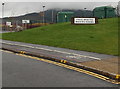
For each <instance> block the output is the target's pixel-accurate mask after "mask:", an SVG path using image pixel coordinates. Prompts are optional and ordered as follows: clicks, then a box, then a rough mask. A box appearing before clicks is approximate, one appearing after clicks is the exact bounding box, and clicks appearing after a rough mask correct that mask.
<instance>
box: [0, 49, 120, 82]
mask: <svg viewBox="0 0 120 89" xmlns="http://www.w3.org/2000/svg"><path fill="white" fill-rule="evenodd" d="M0 51H1V50H0ZM2 51H3V50H2ZM4 52H7V53H13V52H9V51H4ZM16 55H19V56H23V57H27V58H31V59H35V60H39V61H43V62H47V63H52V64H55V65H58V66H61V67H64V68H67V69H71V70H75V71H77V72H81V73H84V74H88V75H91V76H94V77H96V78H99V79H102V80H105V81H107V82H111V83H114V84H120V82H117V81H115V80H111V79H110V78H108V77H105V76H103V75H99V74H96V73H94V72H90V71H86V70H83V69H80V68H76V67H73V66H69V65H66V64H62V63H58V62H55V61H51V60H47V59H42V58H38V57H33V56H28V55H24V54H18V53H16Z"/></svg>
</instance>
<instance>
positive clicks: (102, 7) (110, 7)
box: [94, 6, 114, 10]
mask: <svg viewBox="0 0 120 89" xmlns="http://www.w3.org/2000/svg"><path fill="white" fill-rule="evenodd" d="M104 8H109V9H113V8H114V7H112V6H101V7H96V8H94V10H95V9H96V10H98V9H104Z"/></svg>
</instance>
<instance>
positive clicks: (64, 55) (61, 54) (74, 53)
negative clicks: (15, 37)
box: [0, 40, 120, 79]
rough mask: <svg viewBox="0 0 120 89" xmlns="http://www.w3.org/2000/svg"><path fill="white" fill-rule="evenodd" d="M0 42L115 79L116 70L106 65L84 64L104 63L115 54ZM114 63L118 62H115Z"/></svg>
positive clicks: (19, 50)
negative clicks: (106, 68)
mask: <svg viewBox="0 0 120 89" xmlns="http://www.w3.org/2000/svg"><path fill="white" fill-rule="evenodd" d="M0 43H2V48H3V49H7V50H10V51H14V52H20V53H23V52H24V53H25V54H29V55H33V56H37V57H42V58H47V59H52V60H55V61H56V60H57V61H60V62H62V63H68V64H71V65H73V66H77V67H78V66H79V67H80V68H83V69H86V70H89V71H92V72H96V73H99V74H102V75H104V76H107V77H110V78H112V79H116V72H114V73H111V71H108V70H103V69H105V67H106V66H105V67H104V68H103V67H102V68H99V67H101V65H99V67H97V68H95V67H94V66H89V65H87V66H86V62H87V63H88V64H89V62H92V61H97V62H95V64H96V63H98V61H103V63H104V60H105V61H106V59H111V58H113V59H114V58H116V57H117V56H113V55H106V54H99V53H93V52H85V51H78V50H71V49H65V48H56V47H50V46H44V45H36V44H30V43H23V42H15V41H8V40H0ZM84 63H85V65H84ZM81 64H82V65H81ZM112 64H115V63H112ZM116 64H118V63H117V62H116ZM104 65H105V64H104ZM110 65H111V64H110ZM112 66H117V65H112ZM108 68H109V66H108ZM113 69H114V68H113ZM115 70H117V69H115ZM117 71H118V70H117ZM119 78H120V77H119Z"/></svg>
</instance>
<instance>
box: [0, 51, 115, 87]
mask: <svg viewBox="0 0 120 89" xmlns="http://www.w3.org/2000/svg"><path fill="white" fill-rule="evenodd" d="M2 63H3V64H2V65H3V68H2V69H3V70H2V74H3V77H2V78H3V81H2V86H3V87H117V85H115V84H112V83H108V82H106V81H103V80H100V79H97V78H95V77H93V76H90V75H86V74H83V73H80V72H76V71H73V70H70V69H67V68H64V67H60V66H57V65H54V64H50V63H47V62H43V61H38V60H35V59H32V58H27V57H23V56H20V55H16V54H13V53H7V52H2Z"/></svg>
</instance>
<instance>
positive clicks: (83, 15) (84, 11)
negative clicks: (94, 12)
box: [83, 8, 87, 17]
mask: <svg viewBox="0 0 120 89" xmlns="http://www.w3.org/2000/svg"><path fill="white" fill-rule="evenodd" d="M86 9H87V8H84V10H86ZM85 13H86V11H84V15H83V17H85Z"/></svg>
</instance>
